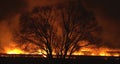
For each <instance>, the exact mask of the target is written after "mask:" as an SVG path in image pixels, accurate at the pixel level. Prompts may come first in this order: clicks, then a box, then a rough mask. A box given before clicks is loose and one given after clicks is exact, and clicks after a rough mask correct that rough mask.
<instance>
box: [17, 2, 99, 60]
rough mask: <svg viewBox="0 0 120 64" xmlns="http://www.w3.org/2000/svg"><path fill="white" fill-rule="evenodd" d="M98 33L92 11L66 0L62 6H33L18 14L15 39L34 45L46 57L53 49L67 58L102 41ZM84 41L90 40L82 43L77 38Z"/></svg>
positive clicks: (97, 26)
mask: <svg viewBox="0 0 120 64" xmlns="http://www.w3.org/2000/svg"><path fill="white" fill-rule="evenodd" d="M56 24H57V25H56ZM97 33H101V28H100V26H99V25H98V23H97V22H96V21H95V17H94V15H93V13H91V12H88V11H86V9H84V7H83V6H82V5H81V4H79V3H73V2H72V3H71V2H69V3H68V4H66V5H63V6H61V5H60V6H58V5H57V6H54V7H47V6H46V7H36V8H34V9H33V11H32V12H30V13H25V14H23V15H21V18H20V31H19V32H18V33H17V35H18V36H17V37H20V38H16V39H18V40H21V42H24V43H26V42H27V43H33V44H34V45H37V46H38V48H40V49H41V50H44V51H45V52H46V53H47V56H48V58H52V57H53V52H54V53H56V55H58V56H60V57H61V58H66V56H67V55H69V56H71V55H72V53H74V52H75V51H77V50H79V49H80V48H81V47H84V46H88V45H90V44H99V42H101V40H100V38H98V37H97V36H98V34H97ZM84 40H87V41H88V42H89V43H87V44H85V45H83V46H81V45H80V41H84ZM19 42H20V41H19Z"/></svg>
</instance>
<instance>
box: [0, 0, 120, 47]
mask: <svg viewBox="0 0 120 64" xmlns="http://www.w3.org/2000/svg"><path fill="white" fill-rule="evenodd" d="M67 1H69V0H0V25H1V28H0V33H1V34H4V33H6V32H4V31H11V30H10V29H9V28H8V29H7V28H6V30H5V29H3V28H2V27H4V26H5V27H9V23H7V22H10V23H12V24H15V21H16V20H17V19H18V18H16V17H17V15H19V14H20V13H21V12H25V11H28V10H29V11H30V10H31V9H32V8H33V7H34V6H45V5H52V4H58V3H63V2H67ZM83 4H84V6H85V7H86V8H87V9H88V10H92V11H94V13H95V16H96V18H97V21H98V22H99V23H100V25H101V26H102V27H103V30H104V32H103V37H104V39H105V41H108V42H110V43H106V44H108V45H109V46H111V47H117V48H119V46H120V34H119V33H120V28H119V27H120V26H119V25H120V7H119V6H120V1H119V0H83ZM4 22H5V24H4ZM6 23H7V24H8V25H6ZM14 26H15V25H14ZM14 26H13V25H12V27H14ZM10 27H11V25H10ZM1 34H0V35H1ZM2 37H3V36H1V37H0V38H2ZM0 40H1V39H0Z"/></svg>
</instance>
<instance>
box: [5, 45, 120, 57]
mask: <svg viewBox="0 0 120 64" xmlns="http://www.w3.org/2000/svg"><path fill="white" fill-rule="evenodd" d="M13 45H14V44H13ZM31 47H35V46H32V45H31ZM29 50H30V51H25V50H22V48H19V47H17V48H16V47H15V45H14V46H12V47H6V48H5V53H7V54H38V55H43V57H46V55H47V54H46V52H45V51H43V50H40V49H37V50H35V51H33V52H31V51H32V49H31V48H30V49H29ZM52 53H53V55H56V53H55V52H52ZM73 55H87V56H115V57H119V56H120V50H119V49H110V48H106V47H100V48H97V47H96V46H93V45H91V46H86V47H82V48H81V49H80V50H79V51H77V52H74V53H73Z"/></svg>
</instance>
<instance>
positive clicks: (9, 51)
mask: <svg viewBox="0 0 120 64" xmlns="http://www.w3.org/2000/svg"><path fill="white" fill-rule="evenodd" d="M6 53H7V54H25V52H24V51H22V50H21V49H17V48H15V49H9V50H7V51H6Z"/></svg>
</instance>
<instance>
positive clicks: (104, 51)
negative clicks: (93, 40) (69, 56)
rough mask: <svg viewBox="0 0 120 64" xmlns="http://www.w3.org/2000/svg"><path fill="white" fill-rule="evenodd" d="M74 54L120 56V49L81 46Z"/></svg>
mask: <svg viewBox="0 0 120 64" xmlns="http://www.w3.org/2000/svg"><path fill="white" fill-rule="evenodd" d="M73 55H88V56H116V57H119V56H120V50H116V49H109V48H105V47H101V48H91V47H84V48H81V49H80V50H79V51H78V52H75V53H74V54H73Z"/></svg>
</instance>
